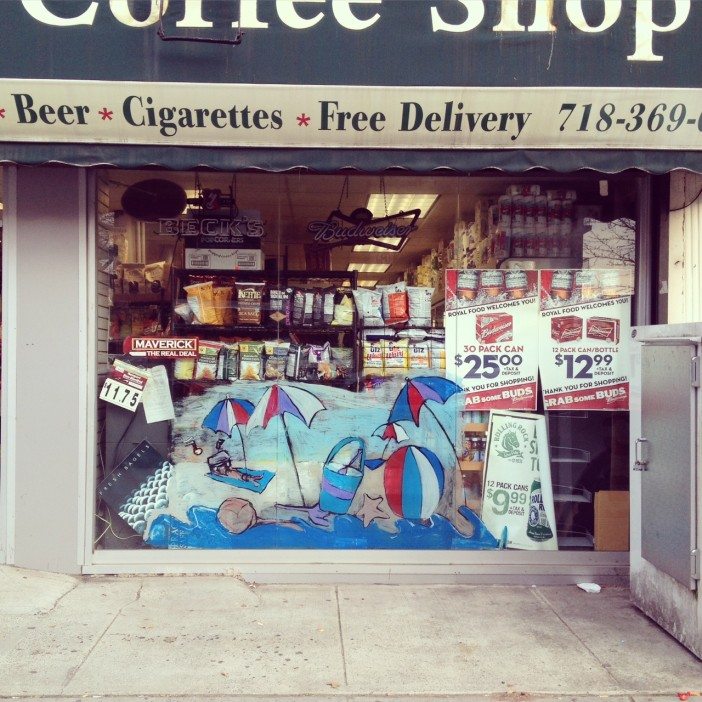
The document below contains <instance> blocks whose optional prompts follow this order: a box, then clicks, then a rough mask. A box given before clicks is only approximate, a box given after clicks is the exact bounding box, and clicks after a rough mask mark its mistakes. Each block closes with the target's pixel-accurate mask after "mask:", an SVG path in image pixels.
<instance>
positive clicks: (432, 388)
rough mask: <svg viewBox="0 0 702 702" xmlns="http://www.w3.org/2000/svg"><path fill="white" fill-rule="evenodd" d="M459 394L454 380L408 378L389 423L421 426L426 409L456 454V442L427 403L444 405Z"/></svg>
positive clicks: (427, 377)
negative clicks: (406, 423)
mask: <svg viewBox="0 0 702 702" xmlns="http://www.w3.org/2000/svg"><path fill="white" fill-rule="evenodd" d="M459 392H462V390H461V387H460V385H456V383H454V382H453V381H452V380H447V379H446V378H440V377H439V376H418V377H416V378H407V380H406V382H405V384H404V386H403V387H402V390H400V392H399V394H398V396H397V398H395V404H394V405H393V406H392V409H391V410H390V416H389V417H388V423H391V424H394V423H397V422H410V421H411V422H414V424H415V426H419V413H420V412H421V410H422V407H426V409H427V411H428V412H429V414H431V415H432V417H434V419H435V420H436V422H437V424H438V425H439V428H440V429H441V431H442V432H443V434H444V436H445V437H446V439H447V440H448V442H449V444H450V445H451V448H452V449H453V452H454V454H455V453H456V447H455V445H454V442H453V441H452V440H451V437H450V436H449V435H448V434H447V433H446V429H444V426H443V424H441V422H440V421H439V418H438V417H437V416H436V415H435V414H434V412H433V411H432V410H431V408H430V407H429V406H428V405H427V403H428V402H430V401H431V402H438V403H439V404H442V405H443V404H444V403H445V402H446V400H448V399H449V398H450V397H452V396H453V395H456V394H458V393H459ZM457 458H458V457H457Z"/></svg>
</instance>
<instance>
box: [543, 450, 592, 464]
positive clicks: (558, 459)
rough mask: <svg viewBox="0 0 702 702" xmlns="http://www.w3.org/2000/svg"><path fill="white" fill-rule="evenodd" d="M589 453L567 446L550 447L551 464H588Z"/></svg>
mask: <svg viewBox="0 0 702 702" xmlns="http://www.w3.org/2000/svg"><path fill="white" fill-rule="evenodd" d="M589 462H590V452H589V451H585V450H583V449H578V448H571V447H569V446H551V463H583V464H585V463H589Z"/></svg>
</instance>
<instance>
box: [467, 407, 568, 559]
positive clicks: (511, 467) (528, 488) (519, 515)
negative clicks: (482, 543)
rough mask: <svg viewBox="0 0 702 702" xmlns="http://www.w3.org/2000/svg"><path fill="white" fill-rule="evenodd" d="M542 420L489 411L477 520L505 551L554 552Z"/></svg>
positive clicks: (549, 482)
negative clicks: (498, 541)
mask: <svg viewBox="0 0 702 702" xmlns="http://www.w3.org/2000/svg"><path fill="white" fill-rule="evenodd" d="M548 456H549V451H548V440H547V438H546V419H545V418H544V417H543V416H542V415H537V414H525V413H517V412H499V411H497V412H491V413H490V425H489V428H488V437H487V457H486V458H487V460H486V463H485V483H484V489H483V503H482V511H481V515H482V519H483V522H484V523H485V526H486V527H487V528H488V530H489V531H490V533H491V534H492V535H493V536H494V537H495V538H497V539H501V538H503V536H504V537H506V539H505V541H506V543H505V545H506V546H507V548H520V549H528V550H546V551H556V550H558V536H557V533H556V526H555V525H556V515H555V512H554V505H553V489H552V485H551V465H550V463H549V457H548Z"/></svg>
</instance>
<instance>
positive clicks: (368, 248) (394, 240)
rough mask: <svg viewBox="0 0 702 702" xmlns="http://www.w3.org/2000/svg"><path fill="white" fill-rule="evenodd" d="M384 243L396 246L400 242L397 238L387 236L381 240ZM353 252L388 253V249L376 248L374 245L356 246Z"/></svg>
mask: <svg viewBox="0 0 702 702" xmlns="http://www.w3.org/2000/svg"><path fill="white" fill-rule="evenodd" d="M383 241H384V242H386V243H388V244H391V245H392V246H397V245H398V244H400V242H401V241H402V238H401V237H399V236H388V237H385V238H384V239H383ZM353 250H354V251H356V252H357V253H362V252H374V251H375V252H377V253H390V249H386V248H385V247H384V246H376V245H375V244H356V246H354V247H353Z"/></svg>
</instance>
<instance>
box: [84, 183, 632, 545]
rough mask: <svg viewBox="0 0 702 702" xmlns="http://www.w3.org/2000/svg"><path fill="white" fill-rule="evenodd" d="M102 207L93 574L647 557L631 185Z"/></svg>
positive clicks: (106, 192)
mask: <svg viewBox="0 0 702 702" xmlns="http://www.w3.org/2000/svg"><path fill="white" fill-rule="evenodd" d="M98 186H99V187H98V192H99V196H98V202H97V203H96V207H97V214H96V221H97V231H96V247H97V256H96V258H97V261H98V270H97V343H98V347H97V358H98V372H99V378H98V391H99V394H100V399H99V400H98V409H97V412H98V426H99V434H98V451H97V454H98V461H97V475H96V483H97V495H96V520H95V545H96V548H101V549H115V548H117V549H118V548H155V549H159V548H186V549H188V548H193V549H194V548H217V549H239V548H246V549H266V548H273V549H275V548H307V549H418V550H423V549H485V550H499V549H502V548H529V549H540V548H545V549H550V550H555V549H559V550H567V549H574V548H577V549H586V550H590V549H593V548H604V549H609V550H626V549H627V548H628V545H627V542H626V533H625V529H624V525H625V521H626V519H625V516H624V515H623V513H622V505H623V504H624V503H628V497H627V495H626V491H627V490H628V477H627V462H628V368H627V354H626V340H627V338H628V334H627V329H628V326H629V325H630V323H631V318H630V314H631V309H632V305H631V300H632V296H633V292H634V291H633V281H634V269H635V255H634V251H635V246H634V243H635V237H636V227H637V223H636V221H635V213H636V211H637V202H636V192H637V191H636V187H635V186H636V182H635V180H634V179H633V178H631V177H626V176H620V177H615V178H611V177H610V178H609V179H608V180H607V181H604V180H601V179H598V178H596V177H590V178H588V177H563V176H558V177H557V176H554V175H551V174H543V175H540V176H538V177H529V178H525V177H522V178H513V177H506V176H493V175H490V176H487V175H486V176H476V177H422V176H402V177H400V176H385V177H381V176H373V175H349V176H346V175H343V174H340V175H334V176H321V175H303V174H251V173H241V174H236V175H232V174H224V173H212V172H207V173H199V174H198V173H168V174H161V173H159V174H154V173H150V172H127V171H104V172H102V173H101V174H100V175H99V178H98Z"/></svg>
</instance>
